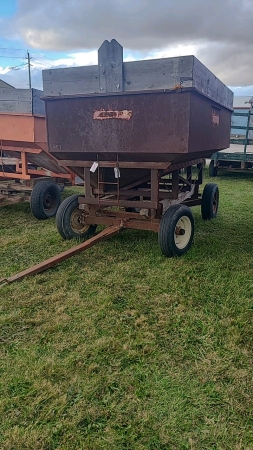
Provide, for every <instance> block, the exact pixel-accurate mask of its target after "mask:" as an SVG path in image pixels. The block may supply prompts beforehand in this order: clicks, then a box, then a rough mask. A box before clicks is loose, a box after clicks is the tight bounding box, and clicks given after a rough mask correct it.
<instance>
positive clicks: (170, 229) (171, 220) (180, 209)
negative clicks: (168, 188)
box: [158, 205, 195, 257]
mask: <svg viewBox="0 0 253 450" xmlns="http://www.w3.org/2000/svg"><path fill="white" fill-rule="evenodd" d="M183 216H186V217H188V218H189V220H190V222H191V235H190V239H189V241H188V243H187V245H186V246H185V247H184V248H182V249H180V248H178V247H177V245H176V243H175V227H176V225H177V223H178V221H179V220H180V218H181V217H183ZM194 229H195V224H194V217H193V214H192V212H191V210H190V208H189V207H188V206H185V205H173V206H171V207H170V208H169V209H167V211H166V212H165V213H164V215H163V217H162V219H161V222H160V227H159V231H158V242H159V245H160V248H161V251H162V253H163V254H164V255H165V256H168V257H173V256H182V255H184V254H185V253H186V252H187V251H188V250H189V248H190V247H191V245H192V241H193V237H194Z"/></svg>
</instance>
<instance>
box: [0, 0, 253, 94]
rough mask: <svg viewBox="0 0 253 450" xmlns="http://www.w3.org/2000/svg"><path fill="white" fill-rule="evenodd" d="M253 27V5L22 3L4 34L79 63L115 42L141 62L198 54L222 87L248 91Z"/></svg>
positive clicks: (231, 0)
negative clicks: (105, 43)
mask: <svg viewBox="0 0 253 450" xmlns="http://www.w3.org/2000/svg"><path fill="white" fill-rule="evenodd" d="M252 23H253V2H252V0H241V1H238V0H188V1H186V0H177V1H175V0H82V1H80V0H53V1H52V0H43V2H35V1H34V0H19V7H18V10H17V13H16V15H15V16H14V17H13V18H12V19H11V21H10V22H8V21H5V23H4V24H3V30H2V31H4V33H5V36H8V35H9V36H13V35H18V36H19V37H20V38H22V39H23V40H24V41H25V42H26V44H27V46H28V47H30V48H31V47H33V48H34V49H42V50H54V51H55V50H60V51H68V52H69V53H71V54H72V55H74V54H75V55H79V56H78V57H77V58H76V61H81V59H82V57H81V55H82V54H83V53H82V52H81V50H89V51H91V52H92V51H94V50H97V49H98V47H99V46H100V45H101V44H102V42H103V41H104V40H105V39H108V40H111V39H112V38H115V39H117V40H118V41H119V42H120V43H121V44H122V45H123V47H124V48H125V49H127V50H128V53H130V58H131V54H132V57H133V58H135V59H142V58H147V57H151V55H153V57H157V55H159V56H158V57H162V55H164V57H165V56H172V54H173V55H175V50H178V52H179V53H180V54H186V53H187V51H188V50H189V49H192V50H193V52H194V54H195V55H196V56H197V57H199V59H200V60H201V61H202V62H203V63H204V64H206V65H207V66H208V67H209V68H210V69H211V70H212V71H213V72H214V73H215V74H216V75H217V76H218V77H219V78H221V79H222V81H224V82H225V83H227V84H229V85H232V86H236V85H237V86H247V85H252V83H253V80H252V73H253V58H252V50H253V27H252ZM184 49H185V51H186V53H185V52H183V51H184ZM187 49H188V50H187ZM137 53H138V56H139V57H138V58H136V54H137ZM187 54H189V53H187ZM128 59H129V56H128ZM84 61H86V60H85V57H84ZM68 64H69V62H68ZM81 64H83V63H82V62H81ZM85 64H86V63H85Z"/></svg>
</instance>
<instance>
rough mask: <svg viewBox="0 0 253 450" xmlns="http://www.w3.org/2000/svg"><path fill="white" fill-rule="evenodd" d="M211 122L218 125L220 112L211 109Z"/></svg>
mask: <svg viewBox="0 0 253 450" xmlns="http://www.w3.org/2000/svg"><path fill="white" fill-rule="evenodd" d="M212 122H213V126H214V127H218V126H219V125H220V113H219V111H215V110H214V109H213V110H212Z"/></svg>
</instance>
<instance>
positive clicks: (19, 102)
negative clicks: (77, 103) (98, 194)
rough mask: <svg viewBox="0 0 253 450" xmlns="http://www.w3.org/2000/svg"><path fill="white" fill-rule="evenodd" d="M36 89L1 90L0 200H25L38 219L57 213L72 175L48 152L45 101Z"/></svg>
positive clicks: (70, 182) (4, 201)
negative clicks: (62, 193) (61, 192)
mask: <svg viewBox="0 0 253 450" xmlns="http://www.w3.org/2000/svg"><path fill="white" fill-rule="evenodd" d="M41 95H42V91H39V90H37V89H14V88H13V89H0V199H2V201H3V203H6V201H7V202H8V201H10V199H11V201H15V200H17V199H18V200H20V199H23V200H28V201H30V205H31V211H32V213H33V215H34V216H35V217H37V218H38V219H46V218H48V217H52V216H54V215H55V214H56V211H57V209H58V207H59V204H60V190H61V189H62V188H63V187H64V185H65V184H72V183H73V181H74V174H73V172H71V171H70V170H69V169H68V168H66V167H63V166H60V165H59V164H58V162H57V160H56V158H55V157H54V156H53V155H50V154H49V153H48V148H47V133H46V119H45V107H44V102H43V101H42V100H41Z"/></svg>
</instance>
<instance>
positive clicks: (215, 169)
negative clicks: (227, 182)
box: [209, 159, 218, 178]
mask: <svg viewBox="0 0 253 450" xmlns="http://www.w3.org/2000/svg"><path fill="white" fill-rule="evenodd" d="M217 174H218V167H215V166H214V160H213V159H211V161H210V164H209V177H211V178H213V177H217Z"/></svg>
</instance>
